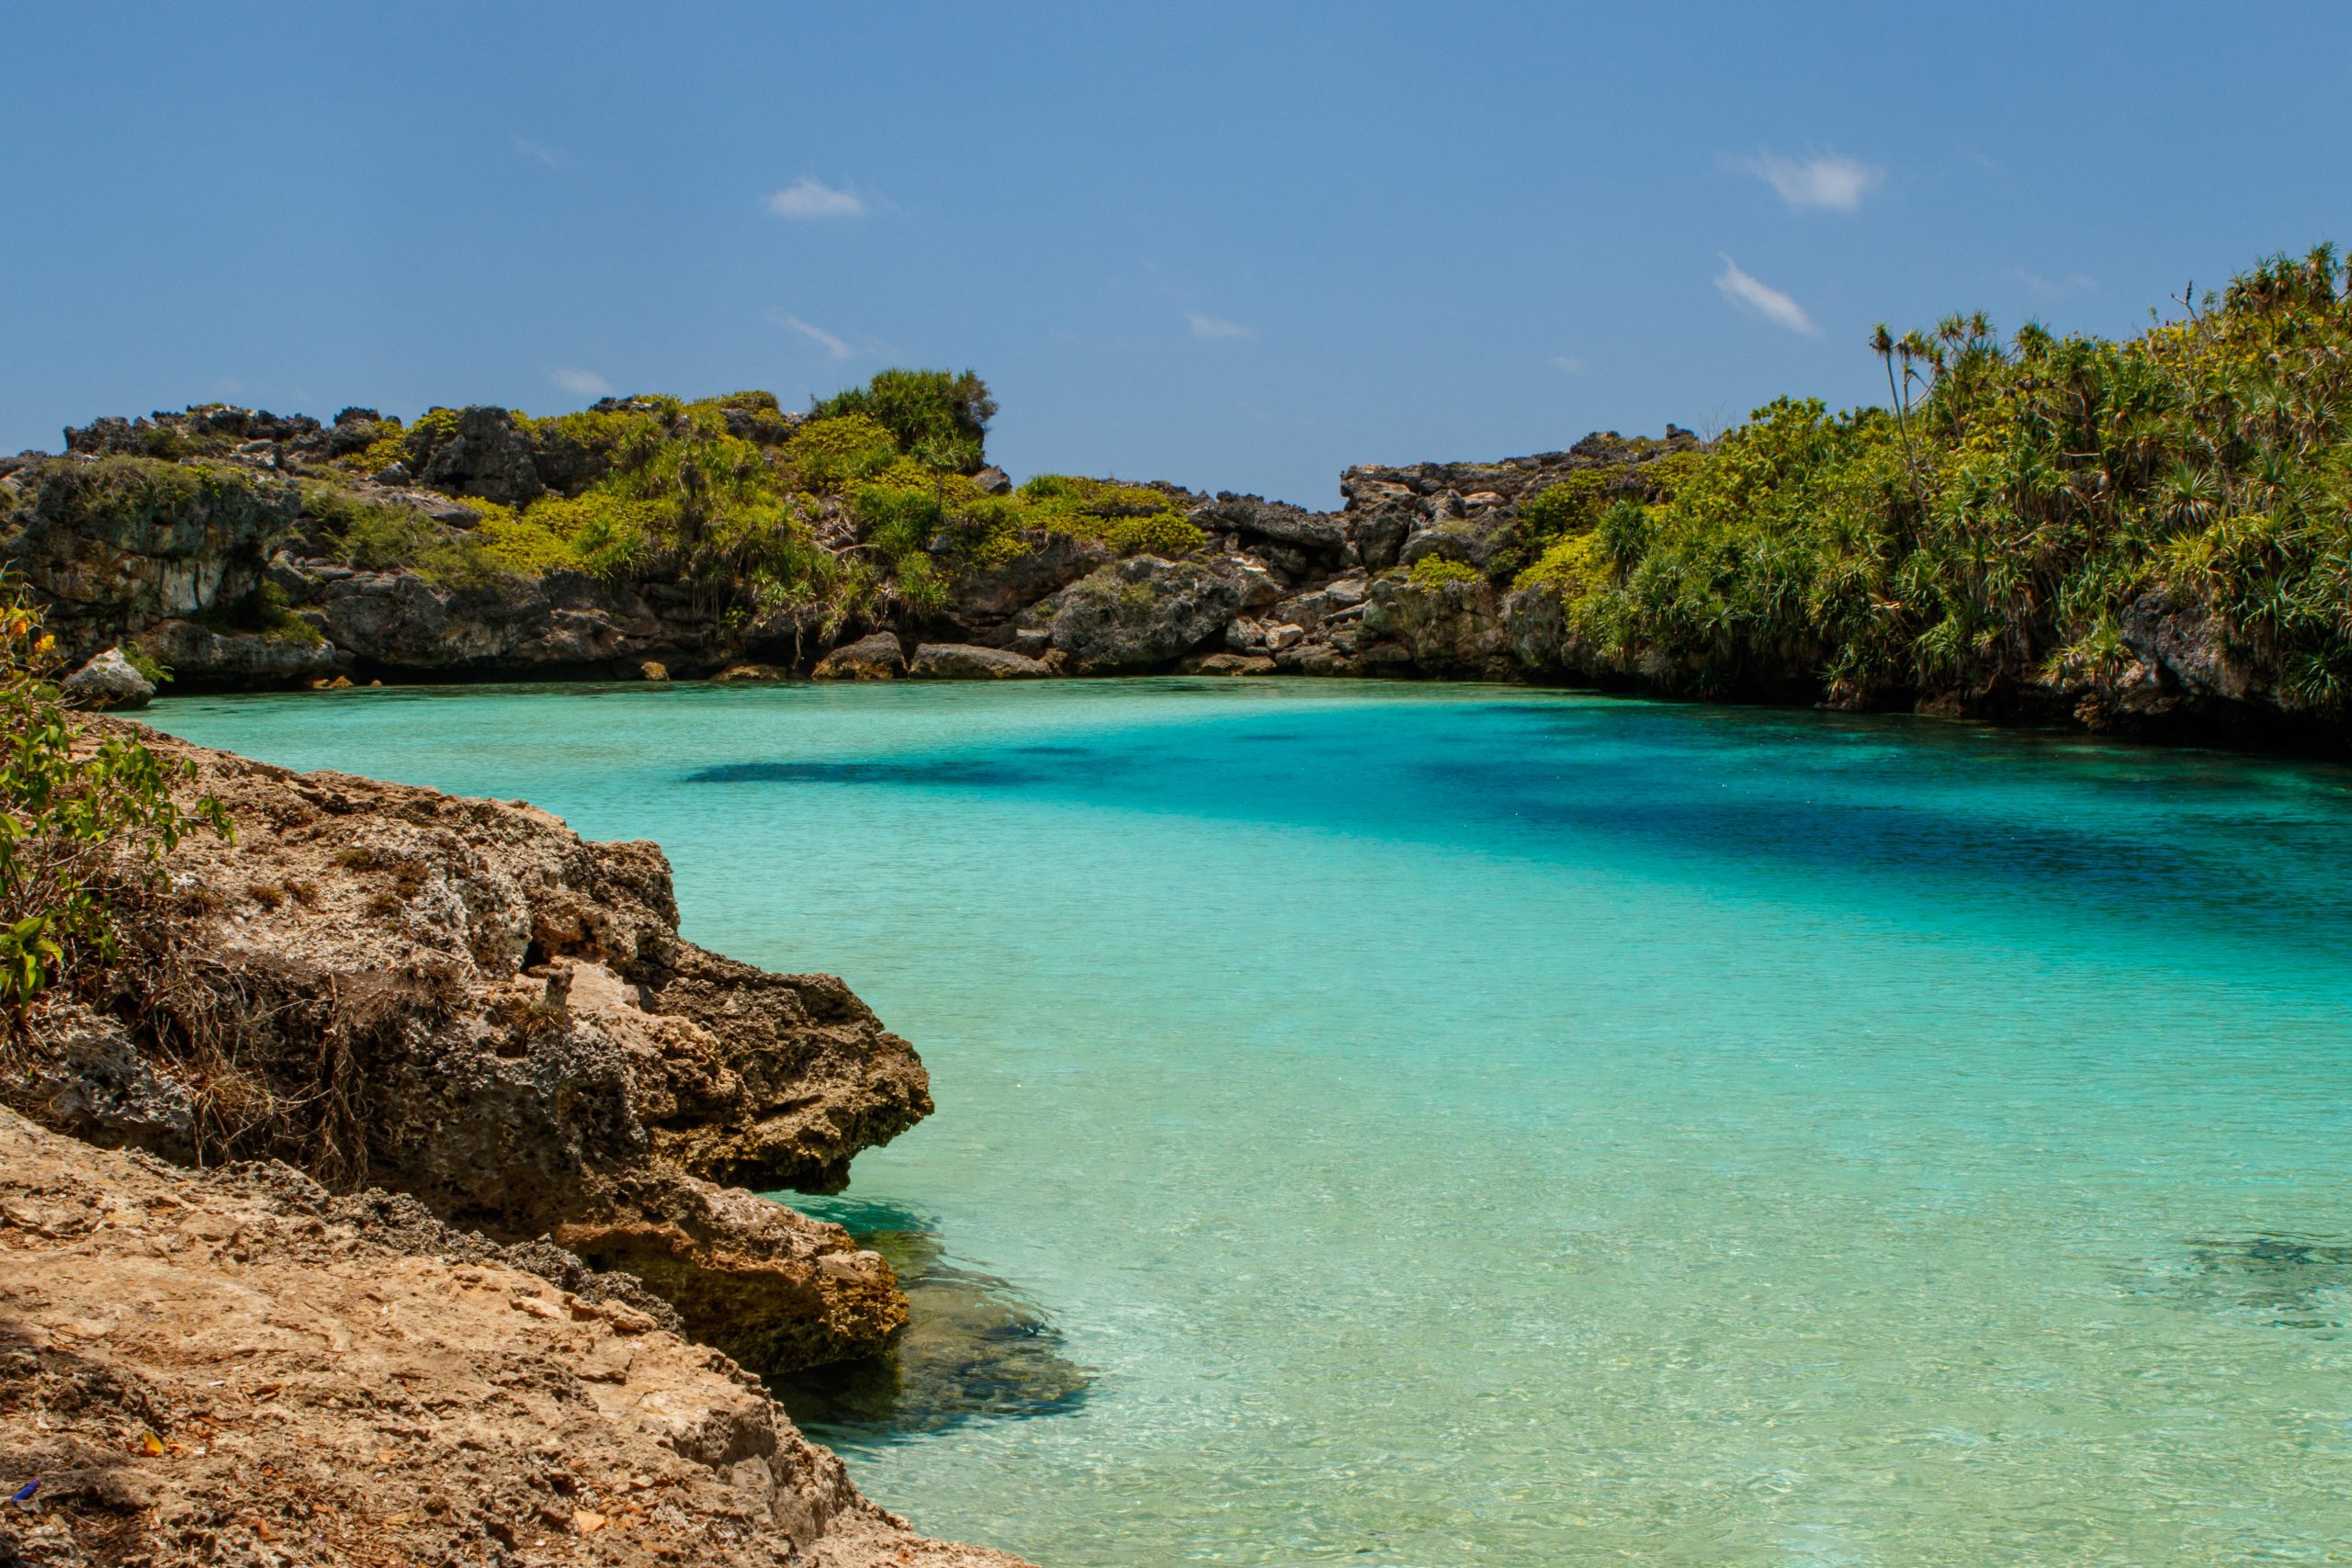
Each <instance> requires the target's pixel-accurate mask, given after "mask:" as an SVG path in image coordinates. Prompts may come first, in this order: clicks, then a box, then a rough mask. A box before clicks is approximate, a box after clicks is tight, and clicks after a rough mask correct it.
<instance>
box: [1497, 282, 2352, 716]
mask: <svg viewBox="0 0 2352 1568" xmlns="http://www.w3.org/2000/svg"><path fill="white" fill-rule="evenodd" d="M2348 284H2352V278H2347V276H2346V269H2345V268H2344V267H2343V266H2342V265H2340V264H2339V263H2338V262H2337V260H2336V257H2335V253H2334V252H2333V250H2332V249H2330V248H2328V247H2325V246H2323V247H2321V248H2319V249H2317V250H2314V251H2313V252H2312V253H2311V254H2309V255H2308V256H2306V257H2303V258H2301V259H2290V258H2285V257H2279V258H2274V259H2272V260H2269V261H2267V262H2265V263H2264V264H2262V265H2259V266H2258V267H2256V269H2255V270H2254V271H2252V272H2250V273H2248V274H2247V275H2245V276H2242V277H2240V278H2238V279H2237V280H2235V281H2234V282H2233V283H2232V284H2231V286H2230V287H2229V288H2227V289H2226V290H2225V291H2223V292H2222V294H2221V295H2220V296H2218V297H2216V296H2214V295H2211V294H2208V295H2207V296H2205V298H2204V299H2203V300H2202V301H2200V302H2196V303H2195V304H2193V305H2192V306H2191V308H2190V310H2189V311H2188V319H2186V320H2183V321H2175V322H2169V323H2160V324H2157V325H2154V326H2153V327H2152V328H2151V329H2150V330H2149V331H2148V332H2147V333H2143V334H2142V335H2141V336H2139V337H2137V338H2133V339H2131V340H2128V341H2124V342H2109V341H2106V340H2102V339H2098V338H2092V337H2081V336H2069V337H2059V336H2056V335H2054V334H2052V333H2049V332H2047V331H2045V330H2043V329H2042V328H2041V327H2039V326H2034V325H2029V326H2027V327H2026V328H2025V329H2024V330H2023V331H2021V332H2019V333H2018V334H2017V335H2016V337H2015V338H2014V339H2012V340H2009V341H2007V342H2003V341H2000V340H1999V339H1997V338H1996V337H1995V335H1994V334H1993V333H1992V330H1991V328H1990V325H1989V323H1987V322H1986V321H1985V319H1984V318H1983V317H1982V316H1975V317H1968V318H1961V317H1954V318H1951V319H1948V320H1947V321H1944V322H1942V323H1941V324H1940V325H1939V327H1938V328H1937V330H1936V331H1935V332H1934V333H1911V334H1907V335H1905V337H1903V338H1901V339H1899V340H1898V339H1896V338H1894V337H1893V336H1892V335H1891V334H1889V333H1887V332H1886V330H1885V329H1884V328H1881V329H1880V330H1879V332H1878V333H1877V334H1876V335H1875V336H1874V338H1873V339H1872V342H1871V347H1872V348H1873V349H1874V350H1875V351H1876V352H1877V353H1878V354H1879V355H1881V357H1882V358H1883V360H1884V361H1885V364H1886V370H1887V378H1888V386H1889V391H1890V394H1891V398H1892V406H1891V407H1890V408H1886V409H1862V410H1856V411H1852V412H1846V413H1840V414H1835V415H1833V414H1831V413H1830V412H1827V410H1826V409H1825V408H1824V406H1823V405H1822V404H1821V403H1819V402H1818V401H1797V400H1786V399H1783V400H1779V401H1776V402H1774V403H1772V404H1770V405H1769V406H1768V407H1766V408H1763V409H1760V410H1758V411H1757V412H1756V413H1755V415H1754V416H1753V417H1752V418H1751V420H1750V422H1749V423H1747V424H1746V425H1743V426H1741V427H1739V428H1737V429H1735V430H1733V431H1732V432H1730V433H1729V434H1726V435H1724V437H1723V438H1722V439H1721V440H1720V441H1719V442H1718V443H1717V444H1716V445H1715V446H1714V447H1713V449H1712V450H1711V451H1709V452H1707V453H1706V454H1704V455H1703V456H1694V457H1689V458H1684V457H1671V458H1667V459H1663V460H1661V461H1660V462H1658V463H1656V464H1652V465H1647V466H1645V468H1643V469H1640V470H1636V472H1637V473H1639V474H1641V475H1642V476H1643V479H1644V482H1645V487H1646V488H1645V490H1644V491H1643V493H1642V494H1641V495H1640V496H1639V497H1638V498H1637V499H1631V500H1625V501H1620V502H1611V504H1609V505H1607V506H1604V507H1601V508H1600V511H1599V513H1598V514H1597V516H1596V515H1593V513H1592V511H1591V507H1590V505H1589V503H1588V502H1585V501H1584V500H1582V499H1581V498H1580V497H1576V496H1571V497H1565V498H1563V499H1562V500H1561V501H1559V502H1545V501H1544V497H1538V498H1536V501H1535V502H1531V507H1534V506H1537V505H1538V504H1539V503H1540V504H1542V506H1543V510H1544V514H1545V515H1546V516H1547V517H1550V516H1554V515H1555V514H1556V520H1557V525H1558V526H1559V527H1560V528H1562V529H1564V530H1565V531H1564V532H1562V533H1560V534H1559V535H1558V536H1556V537H1555V538H1554V539H1553V540H1552V541H1551V542H1550V544H1549V545H1548V546H1547V547H1546V548H1545V549H1544V553H1543V554H1542V556H1541V557H1540V558H1538V559H1537V560H1536V562H1535V563H1534V564H1533V565H1532V566H1531V567H1530V568H1529V569H1528V570H1526V571H1525V572H1524V573H1522V574H1521V579H1520V581H1521V583H1522V584H1523V585H1534V584H1541V585H1544V586H1547V587H1550V588H1552V589H1553V590H1554V591H1555V592H1559V593H1560V594H1561V596H1562V598H1563V602H1564V604H1565V605H1566V610H1567V612H1568V615H1569V616H1570V624H1571V627H1572V630H1573V631H1574V633H1575V634H1576V635H1577V637H1578V638H1579V639H1580V641H1581V642H1582V643H1583V645H1584V646H1586V647H1587V648H1589V649H1591V650H1593V652H1594V653H1595V654H1596V655H1597V656H1598V657H1600V659H1602V660H1608V661H1611V662H1616V663H1619V664H1621V665H1630V664H1632V663H1634V662H1635V661H1636V660H1640V659H1641V658H1642V656H1643V655H1645V653H1655V654H1664V655H1667V656H1668V660H1666V662H1669V663H1671V664H1674V665H1676V666H1678V667H1680V668H1684V669H1687V670H1690V671H1692V672H1693V673H1692V675H1691V681H1692V683H1693V684H1694V685H1697V686H1699V687H1701V688H1702V689H1709V688H1712V689H1724V690H1728V689H1736V688H1740V687H1744V686H1748V685H1752V684H1756V683H1758V682H1785V681H1789V680H1792V679H1793V680H1816V681H1820V682H1826V684H1827V685H1828V686H1829V687H1830V689H1832V690H1833V691H1837V692H1843V693H1846V694H1852V695H1854V696H1856V697H1859V698H1871V697H1876V696H1891V695H1895V694H1904V693H1917V692H1921V691H1935V692H1986V691H1991V690H1993V689H1996V688H1997V687H1998V686H2000V685H2001V684H2003V683H2004V682H2027V681H2035V680H2047V679H2051V678H2053V677H2056V678H2062V679H2064V678H2097V677H2099V676H2102V675H2105V674H2110V673H2113V672H2114V671H2116V670H2117V669H2118V668H2119V666H2120V663H2121V661H2122V660H2124V659H2125V658H2126V657H2127V655H2126V652H2125V649H2124V647H2123V644H2122V641H2121V637H2120V627H2119V615H2120V612H2121V611H2122V610H2123V609H2124V607H2126V606H2128V605H2130V604H2132V603H2133V602H2135V601H2136V600H2139V599H2140V598H2141V597H2142V596H2143V595H2147V594H2158V595H2162V596H2163V597H2164V600H2165V602H2166V603H2169V604H2177V605H2180V606H2183V607H2189V608H2200V609H2202V610H2205V611H2207V612H2210V613H2211V615H2214V616H2216V617H2218V620H2219V624H2220V625H2221V626H2222V628H2223V632H2224V636H2225V637H2226V640H2227V644H2228V649H2229V651H2230V652H2231V653H2232V654H2233V656H2234V657H2236V658H2238V659H2240V660H2244V661H2245V663H2246V664H2247V666H2248V667H2249V668H2251V669H2253V670H2254V671H2256V672H2257V674H2258V676H2259V677H2260V678H2262V679H2264V680H2267V681H2268V682H2271V683H2272V684H2273V685H2275V687H2276V689H2277V690H2278V692H2279V693H2280V694H2282V696H2283V697H2284V698H2285V700H2286V701H2287V702H2288V703H2289V704H2290V705H2301V706H2303V707H2305V708H2309V709H2312V710H2324V711H2341V710H2342V708H2343V707H2344V705H2345V703H2346V696H2347V694H2348V693H2352V522H2348V521H2347V519H2352V423H2347V415H2352V301H2347V299H2346V288H2347V285H2348ZM1652 470H1664V471H1663V472H1656V473H1653V472H1652ZM1551 493H1553V492H1548V491H1547V492H1546V494H1547V495H1549V494H1551ZM1588 517H1589V518H1590V519H1591V521H1590V523H1589V527H1587V528H1585V529H1584V531H1578V525H1579V524H1580V523H1583V522H1584V520H1585V519H1586V518H1588ZM1653 662H1656V661H1653Z"/></svg>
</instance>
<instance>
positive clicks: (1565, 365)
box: [1547, 354, 1584, 376]
mask: <svg viewBox="0 0 2352 1568" xmlns="http://www.w3.org/2000/svg"><path fill="white" fill-rule="evenodd" d="M1547 363H1549V364H1550V365H1551V367H1552V368H1553V369H1555V370H1565V371H1566V372H1567V373H1568V374H1569V375H1571V376H1581V375H1583V374H1584V361H1583V360H1581V359H1577V358H1576V357H1574V356H1573V355H1566V354H1555V355H1553V356H1552V357H1551V359H1550V360H1549V361H1548V362H1547Z"/></svg>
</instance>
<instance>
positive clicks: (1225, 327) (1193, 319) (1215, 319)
mask: <svg viewBox="0 0 2352 1568" xmlns="http://www.w3.org/2000/svg"><path fill="white" fill-rule="evenodd" d="M1184 320H1185V321H1188V322H1190V323H1191V324H1192V328H1193V336H1194V337H1206V338H1233V337H1248V336H1249V335H1250V328H1248V327H1245V326H1243V325H1242V324H1241V323H1240V322H1239V321H1227V320H1226V319H1225V318H1224V317H1223V316H1204V315H1202V314H1201V313H1200V312H1199V311H1198V310H1195V311H1193V312H1192V313H1191V314H1190V315H1187V316H1186V317H1185V318H1184Z"/></svg>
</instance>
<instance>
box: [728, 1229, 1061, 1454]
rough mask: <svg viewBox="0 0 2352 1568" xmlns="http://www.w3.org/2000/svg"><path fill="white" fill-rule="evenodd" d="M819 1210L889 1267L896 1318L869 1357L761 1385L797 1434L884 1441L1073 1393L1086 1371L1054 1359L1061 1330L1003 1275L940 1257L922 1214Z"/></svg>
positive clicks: (1044, 1407) (1052, 1410)
mask: <svg viewBox="0 0 2352 1568" xmlns="http://www.w3.org/2000/svg"><path fill="white" fill-rule="evenodd" d="M821 1207H822V1210H823V1213H824V1216H825V1217H826V1218H827V1219H830V1220H832V1221H833V1222H835V1223H836V1224H842V1225H844V1226H846V1227H847V1228H848V1229H849V1231H850V1232H851V1234H852V1235H854V1236H855V1237H856V1238H857V1241H858V1244H859V1245H860V1246H863V1247H872V1248H874V1249H875V1250H876V1251H877V1252H879V1253H881V1254H882V1255H883V1257H885V1258H888V1260H889V1263H890V1267H891V1268H892V1269H894V1270H896V1271H897V1273H898V1276H899V1287H900V1288H901V1289H902V1290H904V1291H905V1292H906V1295H907V1305H908V1321H907V1326H906V1327H905V1328H903V1329H900V1330H899V1332H898V1333H897V1334H895V1335H893V1336H892V1337H891V1338H890V1340H889V1341H888V1344H887V1345H886V1346H885V1348H883V1350H882V1352H881V1353H880V1354H879V1355H876V1356H873V1357H869V1358H867V1359H863V1360H857V1361H847V1362H842V1363H839V1364H836V1365H833V1366H829V1367H818V1368H812V1369H809V1370H808V1371H800V1372H796V1373H793V1374H792V1375H790V1376H788V1377H784V1378H778V1379H775V1380H773V1381H772V1382H771V1383H770V1385H769V1386H770V1388H771V1390H772V1392H774V1393H775V1395H776V1397H777V1398H778V1399H779V1400H780V1401H781V1402H782V1403H783V1404H784V1406H785V1408H786V1410H787V1411H789V1412H790V1413H791V1416H792V1418H793V1420H794V1421H796V1422H797V1423H798V1424H799V1425H800V1426H801V1427H804V1428H806V1429H807V1430H809V1432H810V1433H812V1434H817V1435H821V1436H824V1437H827V1438H831V1439H832V1440H840V1439H842V1438H848V1439H851V1440H855V1439H858V1438H865V1439H866V1440H870V1441H871V1440H880V1441H888V1440H890V1439H893V1438H902V1437H910V1436H914V1435H916V1434H919V1433H925V1432H936V1431H941V1430H944V1429H945V1428H947V1427H955V1426H959V1425H961V1424H963V1423H964V1422H967V1421H971V1420H976V1419H992V1418H998V1417H1012V1416H1055V1415H1060V1414H1063V1413H1065V1412H1067V1411H1070V1410H1073V1409H1075V1408H1077V1406H1078V1404H1079V1402H1080V1400H1082V1399H1084V1398H1085V1396H1086V1392H1087V1389H1088V1387H1089V1385H1090V1384H1091V1382H1092V1381H1093V1378H1094V1373H1093V1371H1091V1369H1089V1368H1086V1367H1081V1366H1080V1365H1078V1364H1077V1363H1076V1362H1074V1361H1072V1360H1070V1359H1069V1357H1068V1356H1066V1355H1065V1354H1064V1353H1063V1349H1064V1346H1063V1339H1062V1335H1061V1331H1060V1330H1059V1329H1057V1328H1056V1327H1055V1326H1054V1325H1052V1323H1050V1322H1049V1321H1047V1319H1046V1315H1045V1314H1044V1313H1043V1312H1042V1311H1041V1310H1040V1309H1039V1308H1038V1307H1037V1306H1036V1305H1035V1303H1031V1302H1029V1301H1027V1300H1025V1299H1024V1298H1023V1296H1022V1295H1021V1293H1020V1292H1019V1291H1018V1290H1016V1289H1015V1288H1014V1287H1013V1286H1012V1285H1011V1284H1009V1283H1007V1282H1006V1281H1005V1280H1000V1279H998V1278H996V1277H995V1276H993V1275H989V1274H983V1273H979V1272H978V1271H976V1270H973V1269H963V1268H958V1267H957V1266H956V1265H955V1264H953V1263H951V1262H949V1261H948V1260H947V1258H946V1255H945V1252H944V1249H943V1248H942V1247H941V1245H940V1239H939V1236H938V1235H937V1233H936V1231H935V1230H934V1229H933V1227H932V1224H931V1222H930V1221H929V1220H928V1219H927V1218H926V1217H925V1216H923V1215H921V1214H918V1213H912V1212H910V1211H908V1210H906V1209H902V1208H899V1207H898V1206H896V1205H894V1204H889V1203H877V1202H861V1201H854V1200H850V1201H832V1202H830V1203H826V1204H823V1205H821Z"/></svg>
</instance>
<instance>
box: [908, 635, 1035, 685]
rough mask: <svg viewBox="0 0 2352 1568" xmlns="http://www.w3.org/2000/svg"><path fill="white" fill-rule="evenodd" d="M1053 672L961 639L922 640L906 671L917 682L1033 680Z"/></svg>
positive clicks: (1006, 652)
mask: <svg viewBox="0 0 2352 1568" xmlns="http://www.w3.org/2000/svg"><path fill="white" fill-rule="evenodd" d="M1053 672H1054V669H1053V666H1052V665H1050V664H1047V663H1046V662H1044V661H1043V660H1035V659H1030V658H1027V657H1025V656H1023V655H1022V654H1018V653H1014V652H1012V650H1011V649H1002V648H977V647H975V646H973V645H972V644H970V643H965V642H926V643H923V644H922V645H921V646H920V647H918V648H917V649H915V661H914V663H913V664H912V665H911V666H910V667H909V669H908V671H907V673H908V674H910V675H911V676H913V677H914V678H915V679H916V680H918V681H1034V680H1036V679H1037V678H1039V677H1040V676H1045V675H1050V674H1052V673H1053Z"/></svg>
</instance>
